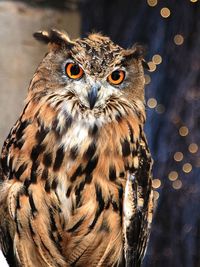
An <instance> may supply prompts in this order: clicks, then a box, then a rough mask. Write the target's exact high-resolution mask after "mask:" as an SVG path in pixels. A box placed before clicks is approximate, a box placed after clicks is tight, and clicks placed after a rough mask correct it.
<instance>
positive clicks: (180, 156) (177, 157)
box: [174, 152, 183, 161]
mask: <svg viewBox="0 0 200 267" xmlns="http://www.w3.org/2000/svg"><path fill="white" fill-rule="evenodd" d="M174 160H175V161H181V160H183V153H182V152H176V153H175V154H174Z"/></svg>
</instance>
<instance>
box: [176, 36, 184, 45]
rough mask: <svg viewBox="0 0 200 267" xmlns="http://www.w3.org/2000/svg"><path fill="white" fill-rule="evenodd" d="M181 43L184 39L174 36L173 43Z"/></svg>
mask: <svg viewBox="0 0 200 267" xmlns="http://www.w3.org/2000/svg"><path fill="white" fill-rule="evenodd" d="M183 42H184V38H183V36H182V35H181V34H176V35H175V36H174V43H175V44H176V45H182V44H183Z"/></svg>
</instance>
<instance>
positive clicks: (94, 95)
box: [88, 84, 101, 109]
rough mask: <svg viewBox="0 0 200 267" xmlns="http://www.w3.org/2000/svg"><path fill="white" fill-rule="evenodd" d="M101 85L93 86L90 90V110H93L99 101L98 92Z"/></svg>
mask: <svg viewBox="0 0 200 267" xmlns="http://www.w3.org/2000/svg"><path fill="white" fill-rule="evenodd" d="M100 87H101V86H100V85H97V84H95V85H93V86H92V87H91V89H90V91H89V92H88V102H89V105H90V109H93V107H94V106H95V103H96V101H97V99H98V96H97V95H98V91H99V89H100Z"/></svg>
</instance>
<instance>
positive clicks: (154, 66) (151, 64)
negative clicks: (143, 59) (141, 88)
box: [148, 61, 156, 72]
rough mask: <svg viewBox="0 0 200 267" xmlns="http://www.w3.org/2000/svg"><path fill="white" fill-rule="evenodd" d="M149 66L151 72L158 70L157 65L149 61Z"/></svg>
mask: <svg viewBox="0 0 200 267" xmlns="http://www.w3.org/2000/svg"><path fill="white" fill-rule="evenodd" d="M148 66H149V71H150V72H153V71H155V70H156V64H155V63H154V62H153V61H149V62H148Z"/></svg>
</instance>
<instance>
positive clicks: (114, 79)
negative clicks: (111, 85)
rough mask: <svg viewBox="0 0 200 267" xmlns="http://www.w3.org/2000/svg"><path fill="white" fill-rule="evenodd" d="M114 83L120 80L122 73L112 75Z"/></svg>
mask: <svg viewBox="0 0 200 267" xmlns="http://www.w3.org/2000/svg"><path fill="white" fill-rule="evenodd" d="M111 77H112V79H113V81H117V80H119V79H120V72H119V71H118V70H116V71H113V73H112V75H111Z"/></svg>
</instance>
